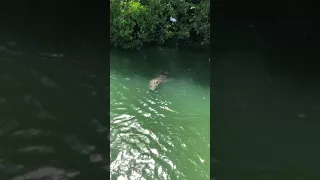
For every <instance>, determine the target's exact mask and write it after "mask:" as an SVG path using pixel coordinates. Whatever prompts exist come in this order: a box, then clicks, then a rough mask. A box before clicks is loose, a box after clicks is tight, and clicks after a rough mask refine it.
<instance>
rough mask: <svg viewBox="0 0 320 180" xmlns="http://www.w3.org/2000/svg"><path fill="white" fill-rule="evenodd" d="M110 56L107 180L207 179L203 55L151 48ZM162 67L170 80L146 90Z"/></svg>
mask: <svg viewBox="0 0 320 180" xmlns="http://www.w3.org/2000/svg"><path fill="white" fill-rule="evenodd" d="M110 58H111V62H110V141H111V142H110V143H111V144H110V151H111V153H110V158H111V165H110V172H111V175H110V177H111V179H118V180H120V179H132V180H133V179H137V180H138V179H146V180H149V179H172V180H173V179H177V180H195V179H196V180H206V179H209V177H210V85H209V84H210V68H209V67H210V62H209V61H208V54H207V53H203V52H194V51H191V52H190V51H186V50H181V51H178V50H175V49H166V48H150V49H145V50H141V51H138V52H126V51H118V50H112V51H111V53H110ZM161 71H168V78H169V81H168V82H167V83H165V84H163V86H161V87H160V88H159V89H157V90H156V91H150V90H149V89H148V83H149V80H150V79H152V78H153V77H154V75H156V74H157V73H159V72H161Z"/></svg>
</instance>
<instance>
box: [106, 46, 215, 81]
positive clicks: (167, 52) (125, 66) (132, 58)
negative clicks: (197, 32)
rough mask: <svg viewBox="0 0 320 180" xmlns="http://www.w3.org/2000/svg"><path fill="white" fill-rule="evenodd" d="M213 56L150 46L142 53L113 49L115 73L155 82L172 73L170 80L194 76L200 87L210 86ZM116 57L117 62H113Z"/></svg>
mask: <svg viewBox="0 0 320 180" xmlns="http://www.w3.org/2000/svg"><path fill="white" fill-rule="evenodd" d="M208 57H209V54H207V53H203V52H201V53H199V52H193V51H192V50H189V51H187V50H176V49H174V48H166V47H160V46H156V47H149V48H146V49H141V50H140V51H125V50H119V49H112V50H111V70H112V69H117V70H119V69H122V70H121V72H122V73H125V74H126V75H128V74H129V75H130V74H131V75H140V76H142V77H147V78H148V79H152V78H153V77H154V76H155V75H157V74H159V73H162V72H165V71H167V72H168V75H167V76H168V78H181V77H182V78H184V77H191V78H193V79H194V82H195V83H197V84H199V85H204V86H210V62H209V58H208ZM112 58H115V59H112Z"/></svg>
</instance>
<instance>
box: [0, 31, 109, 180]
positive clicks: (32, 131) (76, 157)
mask: <svg viewBox="0 0 320 180" xmlns="http://www.w3.org/2000/svg"><path fill="white" fill-rule="evenodd" d="M47 37H50V36H47ZM62 44H63V43H62ZM60 45H61V44H59V43H57V41H55V40H54V39H46V40H43V39H37V38H36V37H35V36H33V37H31V36H30V37H26V36H23V35H22V34H19V35H18V34H14V33H12V32H11V33H9V32H2V33H1V38H0V87H1V88H0V179H14V180H21V179H41V178H42V179H50V178H51V179H56V180H58V179H59V180H60V179H92V174H94V175H95V176H96V177H97V179H101V178H102V177H106V174H107V173H108V170H109V167H108V166H109V162H108V159H109V157H108V156H109V154H108V146H109V144H108V143H107V136H106V135H107V127H106V124H108V123H107V122H106V119H107V117H108V114H107V113H106V112H107V111H106V110H105V109H106V107H107V104H106V103H107V94H106V92H107V83H106V82H105V80H106V78H105V77H106V71H105V69H102V68H101V65H99V63H100V62H102V61H101V59H102V58H101V57H102V56H103V55H105V59H106V58H107V57H108V54H105V53H104V52H99V51H98V50H95V49H97V48H95V47H92V45H91V44H84V43H83V44H81V41H80V40H79V43H77V46H64V48H63V47H61V46H60ZM66 47H68V48H66ZM71 49H72V50H71ZM97 54H99V56H97ZM107 178H108V177H107Z"/></svg>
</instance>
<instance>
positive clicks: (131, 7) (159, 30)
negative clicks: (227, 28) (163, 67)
mask: <svg viewBox="0 0 320 180" xmlns="http://www.w3.org/2000/svg"><path fill="white" fill-rule="evenodd" d="M170 17H173V18H175V19H176V20H177V21H176V22H171V21H170ZM170 39H187V40H189V41H193V42H199V43H201V44H209V41H210V23H209V0H200V2H199V3H197V4H194V3H192V1H191V0H140V1H138V0H111V1H110V40H111V43H112V44H113V45H114V46H116V47H122V48H125V49H135V48H136V49H139V48H141V47H142V46H143V45H144V44H145V43H150V42H157V43H159V44H163V43H165V42H166V41H167V40H170Z"/></svg>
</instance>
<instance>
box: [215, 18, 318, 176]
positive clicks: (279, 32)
mask: <svg viewBox="0 0 320 180" xmlns="http://www.w3.org/2000/svg"><path fill="white" fill-rule="evenodd" d="M286 18H287V17H286ZM290 18H291V17H290ZM239 19H241V18H239ZM239 19H237V18H235V19H233V21H231V22H230V20H228V19H226V20H224V21H223V23H222V24H223V25H224V26H222V25H220V26H219V27H220V28H221V32H227V33H221V36H219V37H217V38H220V40H221V41H219V42H220V43H219V44H218V45H219V47H220V50H219V53H214V57H213V58H212V59H214V60H212V63H214V64H213V66H212V67H213V69H212V74H213V75H212V77H213V81H212V82H213V86H214V88H213V92H212V94H213V95H212V99H214V103H213V104H212V106H214V107H215V108H214V112H215V113H214V114H213V115H212V116H211V117H212V118H213V119H215V120H216V121H212V122H213V125H212V127H213V128H212V129H211V133H212V142H214V143H213V144H214V145H215V147H216V148H213V153H212V156H213V157H214V158H215V159H216V161H215V162H214V165H216V166H215V167H216V168H213V169H217V168H218V169H217V170H214V171H215V174H214V176H215V177H217V179H220V178H221V179H230V180H233V179H277V180H278V179H279V180H280V179H318V178H319V175H318V173H317V172H318V170H317V169H319V167H320V163H319V162H320V161H319V160H320V156H319V153H318V152H319V150H320V146H319V143H317V140H316V139H317V137H319V125H320V124H319V115H320V109H319V105H320V103H319V102H320V101H319V98H320V94H319V90H320V83H319V77H320V76H319V70H318V67H319V61H318V60H315V59H318V56H319V53H317V52H316V50H315V49H316V48H314V45H313V44H312V43H314V42H313V41H311V40H308V39H305V38H304V37H303V35H304V34H303V33H300V32H297V31H296V30H294V28H292V27H294V26H295V24H296V20H295V19H293V18H292V24H294V25H293V26H292V27H286V28H284V27H283V26H287V25H283V24H285V23H286V22H288V21H280V20H279V22H278V25H277V26H276V25H275V24H274V22H275V21H272V23H270V24H267V23H265V22H264V23H263V22H262V23H261V24H259V23H258V22H261V21H257V23H254V24H253V25H252V24H251V23H250V21H249V23H247V24H246V23H244V22H240V21H239ZM271 19H272V18H271ZM288 19H289V18H288ZM300 28H301V29H304V27H302V26H300ZM288 34H293V35H288ZM300 35H301V36H300ZM288 36H289V37H288ZM310 39H311V38H310ZM212 146H213V145H212Z"/></svg>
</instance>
